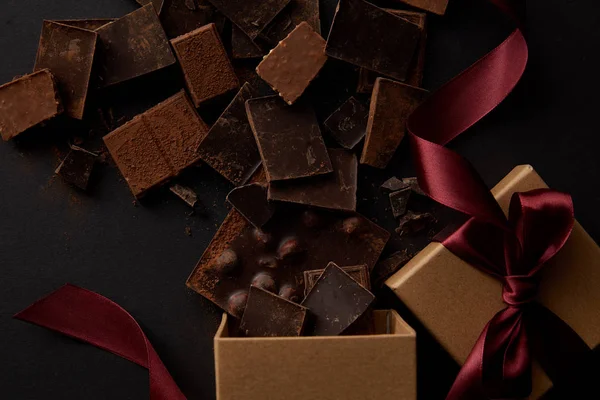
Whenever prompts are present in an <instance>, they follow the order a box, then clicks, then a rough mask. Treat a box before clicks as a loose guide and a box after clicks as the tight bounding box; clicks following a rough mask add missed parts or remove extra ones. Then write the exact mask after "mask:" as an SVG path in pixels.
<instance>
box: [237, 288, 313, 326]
mask: <svg viewBox="0 0 600 400" xmlns="http://www.w3.org/2000/svg"><path fill="white" fill-rule="evenodd" d="M306 311H307V309H306V308H305V307H303V306H301V305H299V304H295V303H292V302H291V301H288V300H286V299H284V298H283V297H279V296H277V295H274V294H273V293H269V292H267V291H266V290H262V289H260V288H257V287H251V288H250V295H249V297H248V304H247V305H246V311H244V316H243V317H242V322H241V324H240V329H241V331H242V332H243V333H244V334H245V336H249V337H277V336H300V334H301V333H302V328H303V327H304V320H305V318H306Z"/></svg>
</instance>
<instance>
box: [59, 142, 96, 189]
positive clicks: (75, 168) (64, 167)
mask: <svg viewBox="0 0 600 400" xmlns="http://www.w3.org/2000/svg"><path fill="white" fill-rule="evenodd" d="M97 157H98V156H97V155H96V154H94V153H91V152H89V151H87V150H84V149H82V148H80V147H76V146H73V148H72V149H71V151H70V152H69V154H67V157H66V158H65V159H64V160H63V162H61V163H60V165H59V166H58V168H57V169H56V171H55V173H56V174H57V175H60V177H61V178H63V179H64V180H65V182H67V183H70V184H71V185H74V186H77V187H78V188H80V189H82V190H86V189H87V186H88V183H89V181H90V175H91V174H92V170H93V169H94V165H95V164H96V158H97Z"/></svg>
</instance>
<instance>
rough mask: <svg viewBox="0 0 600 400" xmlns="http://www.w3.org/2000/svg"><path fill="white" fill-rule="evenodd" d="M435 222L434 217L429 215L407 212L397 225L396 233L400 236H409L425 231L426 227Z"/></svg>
mask: <svg viewBox="0 0 600 400" xmlns="http://www.w3.org/2000/svg"><path fill="white" fill-rule="evenodd" d="M434 222H435V217H434V216H433V214H431V213H415V212H412V211H408V212H407V213H406V214H404V216H403V217H402V218H400V222H399V223H398V227H397V228H396V233H398V234H399V235H400V236H404V235H411V234H414V233H418V232H420V231H422V230H423V229H425V228H426V227H427V225H429V224H432V223H434Z"/></svg>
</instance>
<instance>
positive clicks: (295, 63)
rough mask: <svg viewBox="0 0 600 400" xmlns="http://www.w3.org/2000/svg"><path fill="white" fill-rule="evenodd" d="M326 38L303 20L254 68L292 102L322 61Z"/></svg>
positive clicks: (302, 91) (288, 101) (304, 87)
mask: <svg viewBox="0 0 600 400" xmlns="http://www.w3.org/2000/svg"><path fill="white" fill-rule="evenodd" d="M325 61H327V56H326V55H325V40H323V38H322V37H321V35H319V34H318V33H316V32H315V31H314V30H313V28H311V26H310V25H309V24H308V23H306V22H302V23H301V24H300V25H298V26H297V27H296V29H294V30H293V31H292V32H291V33H290V34H289V36H288V37H286V38H285V39H283V40H282V41H281V43H279V45H278V46H277V47H275V48H274V49H273V50H271V52H270V53H269V54H268V55H267V56H266V57H265V58H264V60H263V61H262V62H261V63H260V64H259V65H258V67H257V68H256V72H257V73H258V75H259V76H260V77H261V78H263V79H264V80H265V81H266V82H267V83H268V84H269V85H271V87H272V88H273V89H275V90H276V91H277V92H279V94H280V95H281V97H283V99H284V100H285V101H286V102H287V103H288V104H293V103H294V102H295V101H296V100H297V99H298V98H299V97H300V96H301V95H302V93H304V90H306V88H307V87H308V85H309V84H310V82H312V80H313V79H314V78H315V77H316V76H317V74H318V73H319V71H320V70H321V68H323V66H324V65H325Z"/></svg>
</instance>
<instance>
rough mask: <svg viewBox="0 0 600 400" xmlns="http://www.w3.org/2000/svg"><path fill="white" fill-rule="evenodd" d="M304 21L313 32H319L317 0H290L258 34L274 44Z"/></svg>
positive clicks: (319, 22)
mask: <svg viewBox="0 0 600 400" xmlns="http://www.w3.org/2000/svg"><path fill="white" fill-rule="evenodd" d="M305 21H306V22H307V23H308V24H309V25H310V26H311V27H312V28H313V29H314V31H315V32H317V33H321V20H320V18H319V0H291V1H290V3H289V4H288V5H287V7H285V8H284V9H283V11H281V12H280V13H279V14H278V15H277V16H276V17H275V19H274V20H273V21H272V22H271V23H270V24H269V25H268V26H267V27H266V28H265V29H264V30H263V31H262V32H261V33H260V36H261V37H262V38H264V39H265V40H267V41H268V42H269V43H271V44H272V45H274V46H275V45H277V43H279V42H280V41H282V40H283V39H285V37H286V36H287V35H289V34H290V33H291V32H292V31H293V30H294V28H296V26H298V25H300V24H301V23H302V22H305Z"/></svg>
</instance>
